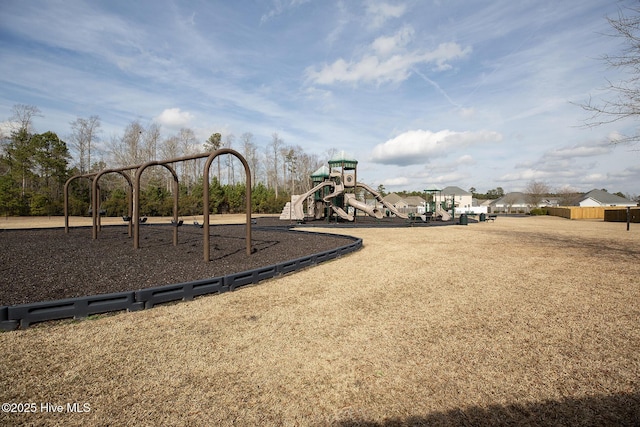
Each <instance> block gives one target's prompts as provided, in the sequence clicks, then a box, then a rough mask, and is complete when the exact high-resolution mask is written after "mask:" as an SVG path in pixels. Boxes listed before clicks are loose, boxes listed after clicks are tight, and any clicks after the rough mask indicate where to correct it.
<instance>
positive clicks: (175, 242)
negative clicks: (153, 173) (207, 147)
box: [133, 159, 180, 249]
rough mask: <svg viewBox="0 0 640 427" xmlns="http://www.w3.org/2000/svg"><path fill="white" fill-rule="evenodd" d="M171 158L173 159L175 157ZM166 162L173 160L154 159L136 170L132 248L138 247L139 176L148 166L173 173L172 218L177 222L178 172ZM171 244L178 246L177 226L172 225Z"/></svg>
mask: <svg viewBox="0 0 640 427" xmlns="http://www.w3.org/2000/svg"><path fill="white" fill-rule="evenodd" d="M173 160H174V161H175V159H173ZM168 163H173V161H157V160H154V161H151V162H147V163H145V164H143V165H142V166H140V167H139V168H138V170H137V171H136V179H135V188H134V192H133V218H134V221H133V248H134V249H139V248H140V221H139V220H138V218H140V178H141V177H142V173H143V172H144V171H145V169H147V168H148V167H149V166H163V167H164V168H165V169H167V170H168V171H169V172H171V175H173V220H174V221H175V222H176V223H177V222H178V195H179V194H178V193H179V190H180V188H179V186H178V183H179V181H178V174H176V171H175V170H174V169H173V168H172V167H171V166H169V165H168ZM173 246H178V227H173Z"/></svg>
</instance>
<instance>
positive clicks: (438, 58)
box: [306, 41, 471, 85]
mask: <svg viewBox="0 0 640 427" xmlns="http://www.w3.org/2000/svg"><path fill="white" fill-rule="evenodd" d="M391 43H393V42H391ZM391 43H390V42H387V41H385V42H381V43H379V44H380V45H384V46H380V47H378V48H377V49H378V50H379V49H384V50H385V51H386V53H387V54H389V53H390V52H391V50H392V49H395V48H396V47H397V46H398V45H397V43H396V44H395V45H394V47H393V48H392V47H391V46H390V44H391ZM374 49H376V48H375V47H374ZM470 52H471V48H469V47H467V48H462V46H460V45H459V44H457V43H452V42H451V43H442V44H440V45H439V46H438V47H437V48H436V49H434V50H432V51H428V52H417V51H416V52H407V53H400V54H395V55H392V56H389V57H379V56H378V55H376V54H375V52H373V53H366V54H365V55H363V56H362V58H361V59H360V60H358V61H346V60H344V59H342V58H340V59H338V60H336V61H335V62H334V63H333V64H329V65H328V64H324V65H323V66H322V68H321V69H320V70H319V71H316V69H315V67H309V68H307V70H306V74H307V78H308V79H309V80H310V81H312V82H313V83H316V84H322V85H331V84H334V83H341V82H342V83H358V82H360V81H362V82H365V83H373V82H375V83H377V84H380V83H386V82H392V83H394V82H401V81H403V80H406V79H407V78H408V77H409V75H410V74H411V73H410V72H411V68H412V67H414V66H416V65H419V64H434V65H435V66H436V69H438V70H446V69H448V68H450V65H449V61H452V60H455V59H460V58H463V57H465V56H466V55H468V54H469V53H470Z"/></svg>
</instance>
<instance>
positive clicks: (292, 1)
mask: <svg viewBox="0 0 640 427" xmlns="http://www.w3.org/2000/svg"><path fill="white" fill-rule="evenodd" d="M308 1H309V0H289V1H285V0H274V2H273V7H272V8H271V10H269V11H268V12H267V13H265V14H264V15H262V16H261V17H260V23H261V24H264V23H265V22H267V21H269V20H270V19H271V18H275V17H276V16H278V15H280V14H282V13H283V12H285V11H286V10H287V9H293V8H295V7H298V6H300V5H303V4H305V3H307V2H308Z"/></svg>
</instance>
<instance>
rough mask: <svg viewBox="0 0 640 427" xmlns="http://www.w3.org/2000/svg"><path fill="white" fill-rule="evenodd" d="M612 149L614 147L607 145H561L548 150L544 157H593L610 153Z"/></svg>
mask: <svg viewBox="0 0 640 427" xmlns="http://www.w3.org/2000/svg"><path fill="white" fill-rule="evenodd" d="M611 151H612V147H611V146H607V145H574V146H572V147H561V148H557V149H555V150H551V151H547V152H546V153H545V154H544V157H547V158H549V157H552V158H558V159H567V158H575V157H593V156H602V155H604V154H609V153H610V152H611Z"/></svg>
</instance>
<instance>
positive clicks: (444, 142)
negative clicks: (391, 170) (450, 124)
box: [371, 129, 502, 166]
mask: <svg viewBox="0 0 640 427" xmlns="http://www.w3.org/2000/svg"><path fill="white" fill-rule="evenodd" d="M499 141H502V135H501V134H500V133H498V132H494V131H487V130H482V131H476V132H472V131H465V132H456V131H451V130H441V131H438V132H431V131H428V130H422V129H418V130H410V131H407V132H405V133H403V134H401V135H398V136H396V137H395V138H393V139H390V140H388V141H387V142H385V143H383V144H378V145H376V146H375V147H374V148H373V152H372V156H371V160H372V161H373V162H376V163H382V164H389V165H403V166H404V165H413V164H420V163H427V162H429V160H430V159H432V158H434V157H442V156H445V155H447V154H449V153H452V152H454V151H455V150H459V149H461V148H463V147H467V146H469V145H473V144H479V143H485V142H499Z"/></svg>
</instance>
